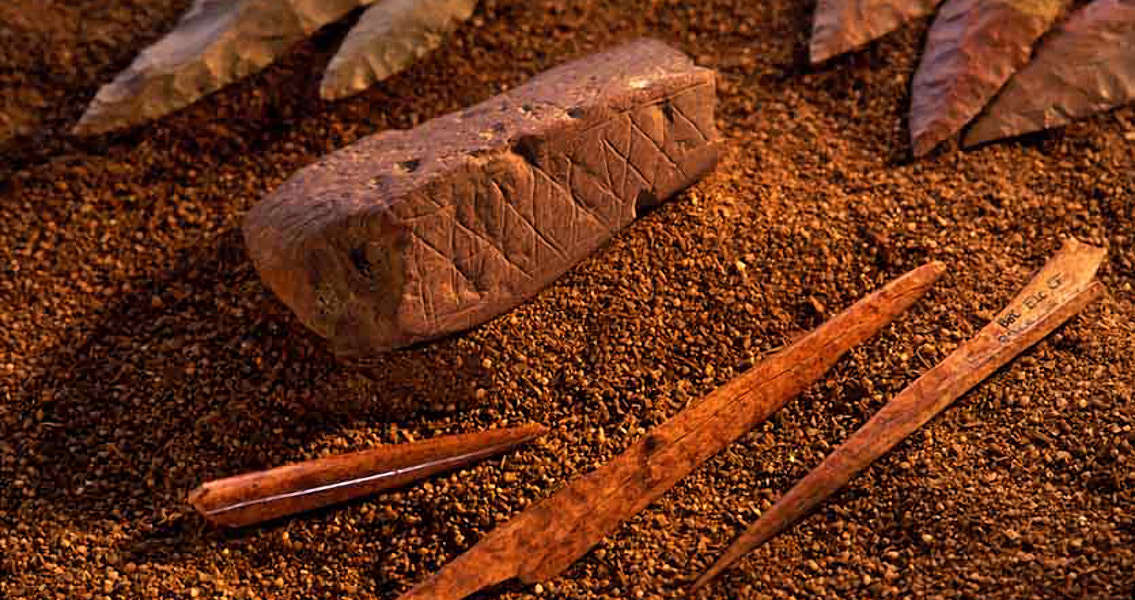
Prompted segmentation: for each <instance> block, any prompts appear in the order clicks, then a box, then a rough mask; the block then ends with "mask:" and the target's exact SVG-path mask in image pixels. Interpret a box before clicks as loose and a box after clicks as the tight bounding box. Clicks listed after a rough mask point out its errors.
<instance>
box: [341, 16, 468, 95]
mask: <svg viewBox="0 0 1135 600" xmlns="http://www.w3.org/2000/svg"><path fill="white" fill-rule="evenodd" d="M476 7H477V0H379V2H378V3H376V4H375V5H374V6H371V7H370V8H368V9H367V10H366V12H364V13H363V16H362V17H360V18H359V22H358V23H356V24H355V26H354V27H353V28H351V32H350V33H348V34H347V38H346V39H344V40H343V45H342V46H340V47H339V52H338V53H336V54H335V57H334V58H332V59H331V62H330V64H328V65H327V70H326V71H324V73H323V81H322V82H321V83H320V87H319V93H320V95H321V96H323V98H325V99H327V100H337V99H339V98H345V97H347V96H351V95H353V94H357V93H359V92H361V91H363V90H365V89H367V88H368V87H370V86H371V84H373V83H375V82H378V81H382V80H383V79H386V78H387V77H390V76H391V75H394V74H395V73H398V72H400V71H402V70H403V69H405V68H406V67H408V66H410V65H411V64H413V63H414V61H415V60H417V59H419V58H421V57H422V56H423V55H425V54H426V53H428V52H430V51H431V50H433V49H435V48H437V47H438V46H440V45H441V43H442V41H443V40H445V37H446V36H447V35H448V34H449V33H450V32H452V31H453V30H454V29H457V26H458V25H460V24H461V23H462V22H464V21H465V20H467V19H468V18H469V17H470V16H472V15H473V9H474V8H476Z"/></svg>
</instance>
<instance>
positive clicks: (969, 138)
mask: <svg viewBox="0 0 1135 600" xmlns="http://www.w3.org/2000/svg"><path fill="white" fill-rule="evenodd" d="M1132 100H1135V1H1132V0H1095V1H1094V2H1092V3H1091V4H1088V5H1087V6H1085V7H1083V8H1081V9H1080V10H1078V11H1076V12H1075V13H1073V14H1072V16H1071V17H1069V18H1068V20H1067V21H1066V22H1065V23H1064V24H1063V25H1061V26H1060V27H1059V28H1057V30H1056V32H1055V33H1053V34H1052V36H1051V37H1047V38H1046V39H1045V41H1043V42H1042V43H1041V45H1040V48H1039V49H1038V50H1037V53H1036V56H1035V57H1034V58H1033V60H1032V62H1030V63H1029V64H1028V65H1027V66H1026V67H1025V68H1023V69H1021V70H1020V71H1019V72H1017V74H1016V75H1014V76H1013V77H1012V78H1011V79H1009V82H1008V83H1007V84H1005V88H1004V89H1003V90H1002V91H1001V93H1000V94H998V96H997V97H996V98H995V99H994V100H993V103H992V104H990V105H989V107H988V109H987V110H986V112H985V114H984V115H983V116H981V117H979V118H978V121H977V122H976V123H975V124H974V125H973V127H972V128H970V130H969V131H968V132H967V133H966V136H965V139H964V145H965V146H975V145H977V144H982V143H985V142H990V141H993V140H997V139H1001V138H1006V137H1012V136H1017V135H1021V134H1024V133H1029V132H1032V131H1040V130H1043V129H1048V128H1051V127H1056V126H1059V125H1063V124H1065V123H1067V122H1069V121H1071V120H1072V119H1076V118H1079V117H1085V116H1088V115H1092V114H1095V113H1098V112H1102V111H1105V110H1109V109H1112V108H1115V107H1118V106H1122V105H1124V104H1127V103H1129V102H1131V101H1132Z"/></svg>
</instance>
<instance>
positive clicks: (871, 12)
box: [811, 0, 942, 64]
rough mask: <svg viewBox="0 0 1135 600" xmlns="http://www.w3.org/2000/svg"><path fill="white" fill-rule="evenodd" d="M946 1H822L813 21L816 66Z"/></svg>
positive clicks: (813, 50)
mask: <svg viewBox="0 0 1135 600" xmlns="http://www.w3.org/2000/svg"><path fill="white" fill-rule="evenodd" d="M941 1H942V0H819V2H818V3H817V4H816V13H815V16H814V17H813V21H812V43H811V46H812V47H811V55H812V63H813V64H815V63H821V62H824V61H825V60H827V59H829V58H831V57H833V56H837V55H840V54H843V53H844V52H850V51H852V50H855V49H856V48H858V47H860V46H862V45H863V44H866V43H867V42H870V41H871V40H873V39H876V38H879V37H882V36H884V35H886V34H888V33H890V32H892V31H894V30H896V29H898V28H899V26H901V25H902V24H904V23H907V22H908V21H912V20H914V19H918V18H920V17H924V16H926V15H928V14H930V13H932V12H934V7H936V6H938V3H939V2H941Z"/></svg>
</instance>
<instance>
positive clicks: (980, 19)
mask: <svg viewBox="0 0 1135 600" xmlns="http://www.w3.org/2000/svg"><path fill="white" fill-rule="evenodd" d="M1066 4H1067V0H947V1H946V3H945V4H944V5H943V6H942V8H941V9H940V10H939V11H938V15H937V16H936V17H935V18H934V24H933V25H932V26H931V28H930V35H929V37H928V39H927V40H926V51H925V52H924V53H923V54H922V63H921V64H919V66H918V72H917V73H915V75H914V86H913V90H912V98H911V105H910V138H911V145H912V146H913V147H914V155H915V156H922V155H924V154H926V153H927V152H929V151H931V150H933V149H934V147H935V146H937V145H938V144H939V143H941V142H942V141H944V140H946V139H948V138H949V137H950V136H952V135H954V134H955V133H957V132H958V131H959V130H961V128H962V127H963V126H965V124H966V123H969V122H970V120H971V119H973V118H974V117H975V116H977V114H978V113H979V112H981V109H982V107H984V106H985V104H986V103H987V102H989V99H990V98H992V97H993V96H994V95H996V94H997V90H999V89H1001V86H1003V85H1005V82H1006V81H1008V79H1009V77H1011V76H1012V75H1013V73H1015V72H1017V70H1018V69H1020V68H1021V67H1023V66H1024V65H1025V63H1027V62H1028V61H1029V56H1030V55H1031V54H1032V48H1033V44H1034V43H1035V42H1036V40H1037V39H1039V38H1040V36H1041V35H1043V34H1044V32H1046V31H1048V30H1049V28H1051V27H1052V24H1053V23H1055V22H1056V19H1057V17H1059V16H1060V13H1061V12H1062V11H1063V9H1064V6H1065V5H1066Z"/></svg>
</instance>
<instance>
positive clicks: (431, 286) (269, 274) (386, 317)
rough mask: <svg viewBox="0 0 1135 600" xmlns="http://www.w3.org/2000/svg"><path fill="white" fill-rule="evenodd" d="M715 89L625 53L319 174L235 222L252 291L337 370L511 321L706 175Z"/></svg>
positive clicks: (371, 148) (298, 177)
mask: <svg viewBox="0 0 1135 600" xmlns="http://www.w3.org/2000/svg"><path fill="white" fill-rule="evenodd" d="M715 102H716V93H715V86H714V73H713V71H711V70H708V69H703V68H700V67H697V66H695V65H694V64H693V63H692V61H690V59H689V58H688V57H686V56H685V55H684V54H682V53H681V52H678V51H676V50H674V49H672V48H670V47H668V46H666V45H664V44H662V43H660V42H656V41H651V40H640V41H636V42H632V43H630V44H627V45H624V46H621V47H618V48H616V49H614V50H611V51H608V52H605V53H601V54H596V55H592V56H589V57H586V58H583V59H580V60H576V61H574V62H571V63H568V64H565V65H562V66H560V67H557V68H555V69H552V70H550V71H548V72H546V73H544V74H542V75H539V76H537V77H535V78H534V79H532V80H531V81H529V82H528V83H527V84H525V85H523V86H520V87H518V88H516V89H513V90H511V91H509V92H507V93H504V94H501V95H499V96H496V97H494V98H491V99H489V100H487V101H485V102H483V103H481V104H478V105H476V106H473V107H470V108H467V109H465V110H461V111H458V112H455V113H451V114H448V115H445V116H442V117H438V118H436V119H433V120H431V121H428V122H426V123H424V124H422V125H420V126H418V127H417V128H415V129H413V130H408V131H384V132H381V133H378V134H376V135H373V136H371V137H368V138H365V139H363V140H360V141H359V142H356V143H355V144H353V145H351V146H348V147H346V148H343V149H341V150H339V151H337V152H334V153H332V154H330V155H328V156H326V157H324V158H323V159H322V160H320V161H319V162H317V163H315V164H313V165H311V166H308V167H306V168H304V169H302V170H301V171H299V172H298V173H296V174H295V175H294V176H293V177H292V178H290V179H289V180H288V181H287V182H285V183H284V184H283V185H281V186H280V187H279V188H278V189H277V190H275V191H274V192H273V193H272V194H270V195H268V196H267V197H266V198H264V199H263V200H262V201H261V202H260V203H259V204H258V205H257V206H256V207H255V208H253V209H252V211H250V212H249V214H248V216H247V217H246V219H245V222H244V235H245V239H246V242H247V244H248V248H249V252H250V253H251V255H252V259H253V261H254V263H255V264H256V268H257V270H258V271H259V273H260V275H261V277H262V278H263V280H264V281H265V282H266V283H267V285H268V286H269V287H270V288H271V289H272V290H273V291H275V293H276V294H277V295H278V296H279V297H280V298H281V299H282V300H283V301H284V302H285V303H286V304H287V305H288V306H289V307H291V309H292V310H293V311H295V313H296V314H297V315H298V316H299V318H300V319H301V320H302V321H303V322H304V323H305V324H306V325H307V326H309V327H311V328H312V329H313V330H315V331H317V332H318V333H320V334H321V335H323V336H325V337H327V338H328V339H329V340H330V341H331V344H332V346H333V347H334V349H335V350H336V351H337V352H340V353H343V354H351V355H365V354H371V353H374V352H378V351H383V350H388V349H391V348H396V347H400V346H405V345H408V344H412V343H415V342H419V341H423V340H429V339H433V338H437V337H440V336H443V335H446V334H448V333H452V332H455V331H460V330H462V329H466V328H468V327H472V326H474V325H477V324H479V323H482V322H484V321H486V320H488V319H490V318H492V317H493V316H496V315H498V314H500V313H502V312H504V311H506V310H508V309H509V308H511V307H513V306H515V305H516V304H518V303H519V302H521V301H523V300H524V299H525V298H528V297H530V296H532V295H533V294H535V293H536V292H538V291H539V290H540V289H541V288H543V287H545V286H546V285H548V284H549V283H550V282H552V281H553V280H554V279H555V278H556V277H558V276H560V275H561V274H563V273H564V272H565V271H567V270H568V269H569V268H571V266H572V265H574V264H575V263H577V262H578V261H579V260H581V259H583V258H585V257H586V256H587V255H589V254H591V253H592V252H593V251H594V250H595V249H596V248H598V247H599V246H600V245H602V244H603V243H604V242H606V241H607V240H608V239H610V238H611V236H613V235H614V234H615V233H617V232H618V231H619V230H620V229H622V228H623V227H625V226H626V225H627V224H628V223H630V222H631V221H633V220H634V219H635V217H636V216H637V215H638V214H639V212H640V210H641V209H642V208H644V207H646V206H649V205H652V204H655V203H657V202H660V201H662V200H665V199H667V198H670V197H672V196H674V195H675V194H676V193H677V192H679V191H681V190H682V189H683V188H685V187H687V186H689V185H690V184H692V183H694V182H695V181H697V180H698V179H699V178H701V177H702V176H704V175H705V174H706V173H708V172H710V171H711V170H712V169H713V167H714V165H715V164H716V161H717V155H718V150H719V140H718V134H717V129H716V127H715V124H714V105H715Z"/></svg>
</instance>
